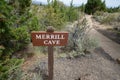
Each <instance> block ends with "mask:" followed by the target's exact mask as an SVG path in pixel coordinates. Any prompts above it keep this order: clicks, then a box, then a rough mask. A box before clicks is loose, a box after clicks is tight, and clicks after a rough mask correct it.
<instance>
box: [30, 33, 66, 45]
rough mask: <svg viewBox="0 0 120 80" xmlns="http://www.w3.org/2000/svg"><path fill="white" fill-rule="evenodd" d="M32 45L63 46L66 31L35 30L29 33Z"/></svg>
mask: <svg viewBox="0 0 120 80" xmlns="http://www.w3.org/2000/svg"><path fill="white" fill-rule="evenodd" d="M31 36H32V43H33V46H64V45H66V44H67V40H68V32H45V31H35V32H32V33H31Z"/></svg>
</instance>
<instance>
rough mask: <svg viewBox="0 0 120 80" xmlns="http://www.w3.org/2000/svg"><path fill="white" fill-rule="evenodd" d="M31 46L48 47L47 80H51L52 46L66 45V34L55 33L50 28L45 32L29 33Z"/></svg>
mask: <svg viewBox="0 0 120 80" xmlns="http://www.w3.org/2000/svg"><path fill="white" fill-rule="evenodd" d="M31 36H32V43H33V46H48V80H53V72H54V71H53V70H54V68H53V65H54V55H53V46H64V45H66V44H67V40H68V32H55V31H54V29H53V28H52V27H51V26H50V27H48V28H47V31H46V32H45V31H34V32H32V33H31Z"/></svg>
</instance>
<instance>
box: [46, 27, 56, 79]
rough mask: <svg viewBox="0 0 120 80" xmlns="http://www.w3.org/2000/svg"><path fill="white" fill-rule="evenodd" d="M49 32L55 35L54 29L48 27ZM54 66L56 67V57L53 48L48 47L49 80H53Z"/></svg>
mask: <svg viewBox="0 0 120 80" xmlns="http://www.w3.org/2000/svg"><path fill="white" fill-rule="evenodd" d="M47 32H50V33H53V32H54V29H53V28H52V27H48V29H47ZM53 65H54V56H53V46H48V80H53V72H54V71H53Z"/></svg>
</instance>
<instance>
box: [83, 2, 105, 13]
mask: <svg viewBox="0 0 120 80" xmlns="http://www.w3.org/2000/svg"><path fill="white" fill-rule="evenodd" d="M105 10H106V5H105V1H103V2H102V1H101V0H88V2H87V4H86V6H85V12H86V13H87V14H94V13H95V12H96V11H105Z"/></svg>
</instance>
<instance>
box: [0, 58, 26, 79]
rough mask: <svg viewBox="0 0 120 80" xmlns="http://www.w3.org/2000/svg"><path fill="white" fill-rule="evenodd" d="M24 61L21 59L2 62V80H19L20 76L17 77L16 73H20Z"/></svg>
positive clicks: (0, 75)
mask: <svg viewBox="0 0 120 80" xmlns="http://www.w3.org/2000/svg"><path fill="white" fill-rule="evenodd" d="M23 61H24V60H20V59H7V60H5V61H1V60H0V80H18V79H16V78H17V77H18V76H20V75H16V76H15V74H14V73H15V72H16V71H18V69H19V68H20V66H21V64H22V63H23ZM19 80H21V78H20V77H19Z"/></svg>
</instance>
